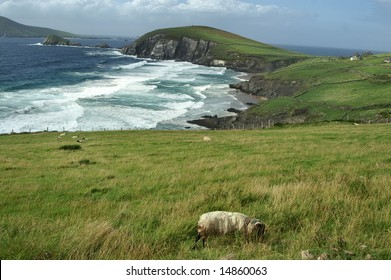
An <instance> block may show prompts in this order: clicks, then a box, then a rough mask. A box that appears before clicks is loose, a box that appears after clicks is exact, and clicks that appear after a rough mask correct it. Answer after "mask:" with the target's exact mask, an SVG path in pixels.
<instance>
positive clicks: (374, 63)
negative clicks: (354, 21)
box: [249, 54, 391, 122]
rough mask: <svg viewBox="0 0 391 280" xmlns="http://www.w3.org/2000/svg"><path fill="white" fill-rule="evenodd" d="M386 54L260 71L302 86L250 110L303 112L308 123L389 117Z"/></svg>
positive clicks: (390, 77) (389, 77)
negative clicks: (294, 92) (299, 83)
mask: <svg viewBox="0 0 391 280" xmlns="http://www.w3.org/2000/svg"><path fill="white" fill-rule="evenodd" d="M389 56H390V55H389V54H383V55H374V56H371V57H367V58H365V59H363V60H361V61H350V59H337V58H327V57H325V58H314V59H309V60H306V61H302V62H298V63H295V64H292V65H290V66H288V67H285V68H282V69H279V70H277V71H275V72H272V73H267V74H262V75H264V77H265V78H267V79H277V80H282V81H284V80H288V81H301V82H302V87H301V89H300V90H299V91H298V92H297V93H296V94H295V95H294V96H291V97H283V98H277V99H271V100H268V101H266V102H262V103H261V104H259V105H258V106H256V107H254V108H253V109H252V110H251V111H249V113H251V114H256V115H259V116H273V115H276V114H280V113H286V114H287V115H289V116H292V115H295V112H303V111H304V112H306V114H307V121H310V122H314V121H316V122H322V121H333V120H345V121H347V120H349V121H357V122H359V121H361V120H365V121H369V120H371V121H375V122H376V121H378V120H384V119H387V118H389V119H391V75H390V73H391V65H390V64H386V63H384V62H383V60H384V59H385V58H387V57H389Z"/></svg>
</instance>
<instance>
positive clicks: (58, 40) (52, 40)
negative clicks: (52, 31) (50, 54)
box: [42, 35, 81, 46]
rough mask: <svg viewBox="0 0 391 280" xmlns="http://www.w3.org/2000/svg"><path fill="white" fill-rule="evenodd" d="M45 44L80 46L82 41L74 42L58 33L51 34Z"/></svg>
mask: <svg viewBox="0 0 391 280" xmlns="http://www.w3.org/2000/svg"><path fill="white" fill-rule="evenodd" d="M42 44H43V45H45V46H80V45H81V44H80V43H73V42H71V41H70V40H68V39H65V38H62V37H60V36H57V35H49V36H47V37H46V38H45V40H44V41H43V42H42Z"/></svg>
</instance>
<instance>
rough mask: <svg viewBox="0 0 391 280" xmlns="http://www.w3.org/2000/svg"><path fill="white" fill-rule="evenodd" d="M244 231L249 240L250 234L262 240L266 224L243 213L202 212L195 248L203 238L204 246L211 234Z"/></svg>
mask: <svg viewBox="0 0 391 280" xmlns="http://www.w3.org/2000/svg"><path fill="white" fill-rule="evenodd" d="M233 232H242V233H244V236H245V238H246V240H247V241H249V238H250V236H255V237H256V239H257V240H262V239H263V237H264V234H265V224H264V223H263V222H261V221H260V220H258V219H255V218H250V217H248V216H246V215H244V214H242V213H236V212H226V211H215V212H208V213H205V214H202V215H201V216H200V219H199V221H198V226H197V237H196V240H195V244H194V246H193V249H195V248H196V246H197V243H198V241H199V240H200V239H202V244H203V247H205V244H206V241H207V239H208V237H209V236H211V235H225V234H227V233H233Z"/></svg>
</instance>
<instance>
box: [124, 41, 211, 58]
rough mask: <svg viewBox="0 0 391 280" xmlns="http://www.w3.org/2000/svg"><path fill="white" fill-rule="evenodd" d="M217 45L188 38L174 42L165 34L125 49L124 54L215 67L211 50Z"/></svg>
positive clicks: (137, 42) (138, 42)
mask: <svg viewBox="0 0 391 280" xmlns="http://www.w3.org/2000/svg"><path fill="white" fill-rule="evenodd" d="M215 45H216V44H215V43H214V42H211V41H205V40H195V39H191V38H187V37H182V38H181V39H180V40H174V39H169V38H166V37H165V35H164V34H158V35H155V36H152V37H148V38H146V39H145V40H141V41H136V42H135V43H133V44H132V45H130V46H127V47H124V48H123V49H122V53H123V54H128V55H137V56H138V57H143V58H153V59H161V60H165V59H174V60H179V61H188V62H192V63H196V64H202V65H214V64H215V62H214V59H213V56H212V54H211V50H212V48H213V47H214V46H215Z"/></svg>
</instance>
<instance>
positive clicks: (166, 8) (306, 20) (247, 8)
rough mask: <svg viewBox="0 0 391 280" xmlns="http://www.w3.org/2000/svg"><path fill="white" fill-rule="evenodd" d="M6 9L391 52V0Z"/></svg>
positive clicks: (99, 0)
mask: <svg viewBox="0 0 391 280" xmlns="http://www.w3.org/2000/svg"><path fill="white" fill-rule="evenodd" d="M0 15H1V16H5V17H8V18H10V19H12V20H15V21H17V22H20V23H23V24H27V25H34V26H41V27H48V28H54V29H60V30H64V31H68V32H72V33H76V34H83V35H110V36H129V37H134V36H141V35H143V34H144V33H146V32H149V31H152V30H155V29H158V28H167V27H176V26H186V25H207V26H212V27H215V28H219V29H223V30H226V31H230V32H234V33H237V34H240V35H242V36H245V37H249V38H251V39H255V40H257V41H261V42H264V43H269V44H287V45H299V46H320V47H337V48H354V49H367V50H380V51H391V0H39V1H37V0H0Z"/></svg>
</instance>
